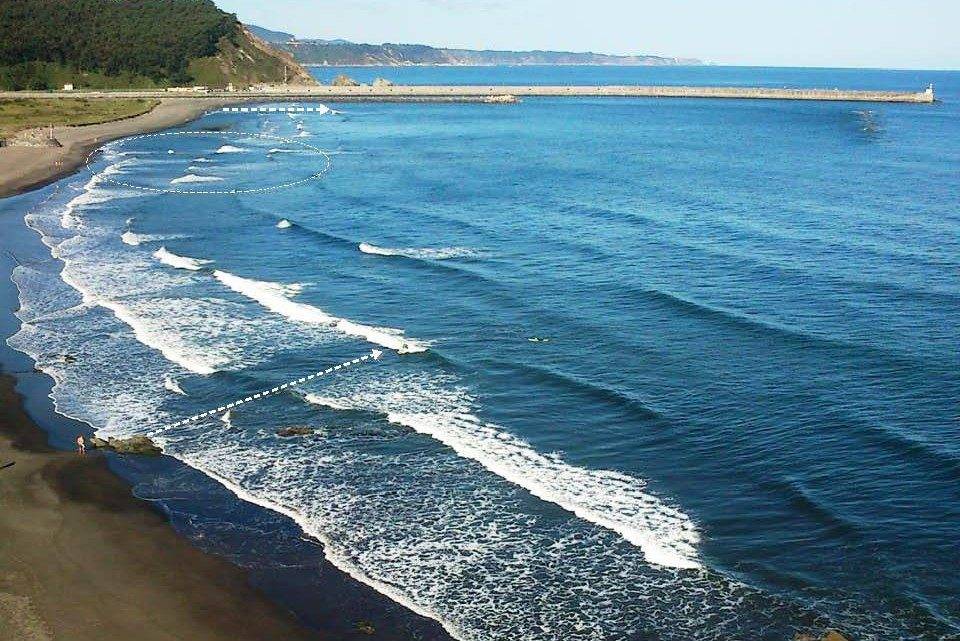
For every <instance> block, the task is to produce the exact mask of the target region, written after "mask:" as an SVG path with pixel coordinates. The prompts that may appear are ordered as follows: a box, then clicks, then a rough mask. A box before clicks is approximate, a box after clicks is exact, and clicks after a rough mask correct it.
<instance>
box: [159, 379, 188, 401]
mask: <svg viewBox="0 0 960 641" xmlns="http://www.w3.org/2000/svg"><path fill="white" fill-rule="evenodd" d="M163 387H164V388H165V389H167V390H169V391H171V392H173V393H174V394H180V395H181V396H186V395H187V393H186V392H184V391H183V388H182V387H180V383H179V382H177V379H175V378H174V377H173V376H170V375H169V374H168V375H166V376H164V377H163Z"/></svg>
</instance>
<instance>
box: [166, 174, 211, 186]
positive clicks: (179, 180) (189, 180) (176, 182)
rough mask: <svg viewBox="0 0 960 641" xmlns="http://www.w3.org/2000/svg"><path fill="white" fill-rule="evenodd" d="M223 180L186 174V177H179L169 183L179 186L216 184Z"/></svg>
mask: <svg viewBox="0 0 960 641" xmlns="http://www.w3.org/2000/svg"><path fill="white" fill-rule="evenodd" d="M222 181H223V178H220V177H218V176H198V175H197V174H187V175H186V176H180V177H179V178H174V179H173V180H171V181H170V184H171V185H179V184H181V183H216V182H222Z"/></svg>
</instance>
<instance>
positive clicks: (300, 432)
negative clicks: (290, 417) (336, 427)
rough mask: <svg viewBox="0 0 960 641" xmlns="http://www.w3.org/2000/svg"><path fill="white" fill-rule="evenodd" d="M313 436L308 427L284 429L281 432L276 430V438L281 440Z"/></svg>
mask: <svg viewBox="0 0 960 641" xmlns="http://www.w3.org/2000/svg"><path fill="white" fill-rule="evenodd" d="M311 434H313V430H312V429H310V428H309V427H285V428H283V429H281V430H277V436H280V437H283V438H290V437H291V436H310V435H311Z"/></svg>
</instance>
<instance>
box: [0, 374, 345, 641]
mask: <svg viewBox="0 0 960 641" xmlns="http://www.w3.org/2000/svg"><path fill="white" fill-rule="evenodd" d="M13 384H14V379H13V378H12V377H10V376H8V375H0V467H2V466H4V465H6V464H7V463H9V462H13V463H14V465H13V466H11V467H6V468H4V469H0V640H2V641H15V640H16V641H33V640H37V641H40V640H47V639H62V640H65V641H67V640H70V641H73V640H76V641H86V640H90V641H93V640H98V641H102V640H103V639H138V640H142V641H153V640H156V641H172V640H174V639H190V640H193V641H214V640H216V641H220V640H223V641H239V640H244V639H250V640H261V639H262V640H264V641H266V640H275V639H284V640H286V639H289V640H291V641H296V640H307V639H329V638H332V637H330V636H326V635H321V634H320V633H318V632H314V631H310V630H307V629H306V628H305V627H303V626H301V625H300V624H299V623H298V622H297V621H296V620H295V619H294V617H293V615H292V614H290V613H288V612H285V611H284V610H282V609H281V608H280V607H279V606H277V605H275V604H274V603H272V602H271V601H269V600H268V599H267V598H266V597H265V596H263V595H261V594H260V593H259V592H257V591H256V590H255V589H254V588H252V587H251V586H250V585H249V584H248V582H247V578H246V575H245V573H244V571H243V570H241V569H239V568H237V567H236V566H234V565H232V564H231V563H229V562H228V561H226V560H223V559H219V558H216V557H213V556H209V555H207V554H204V553H203V552H200V551H199V550H197V549H196V548H194V547H193V546H192V545H190V543H189V542H187V541H186V540H184V539H182V538H180V537H178V536H177V535H176V534H175V533H174V531H173V530H172V529H171V528H170V526H169V524H168V523H167V521H166V519H165V518H163V516H161V515H160V514H159V513H157V512H155V511H154V510H153V509H152V508H151V507H150V506H149V504H148V503H146V502H144V501H141V500H139V499H136V498H133V497H132V496H131V495H130V488H129V487H128V486H127V485H125V484H124V483H123V481H121V480H120V479H118V478H117V477H116V476H114V475H113V474H112V473H111V472H110V471H109V469H108V468H107V465H106V461H105V459H104V458H103V456H101V455H98V454H95V453H88V454H86V455H84V456H81V455H79V454H76V453H74V452H59V451H56V450H53V449H52V448H50V447H49V446H48V445H47V444H46V436H45V434H44V433H43V432H42V431H41V430H40V429H39V428H38V427H37V426H36V425H35V424H34V423H33V421H32V420H31V419H30V417H29V416H28V415H27V414H26V413H25V412H24V411H23V409H22V404H21V399H20V397H19V396H18V395H17V394H16V393H15V391H14V387H13Z"/></svg>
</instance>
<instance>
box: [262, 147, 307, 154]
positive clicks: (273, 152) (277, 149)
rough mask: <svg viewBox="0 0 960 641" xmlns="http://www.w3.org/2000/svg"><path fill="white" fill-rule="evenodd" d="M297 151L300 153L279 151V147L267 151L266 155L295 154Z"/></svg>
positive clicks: (293, 150)
mask: <svg viewBox="0 0 960 641" xmlns="http://www.w3.org/2000/svg"><path fill="white" fill-rule="evenodd" d="M298 151H301V150H300V149H281V148H280V147H274V148H273V149H271V150H269V151H268V152H267V154H268V155H269V154H295V153H297V152H298Z"/></svg>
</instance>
